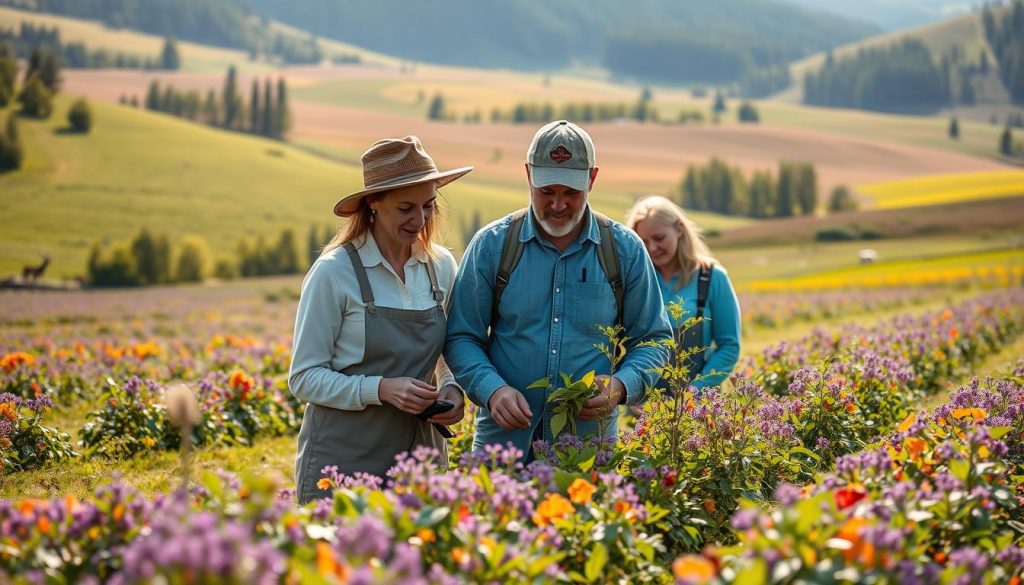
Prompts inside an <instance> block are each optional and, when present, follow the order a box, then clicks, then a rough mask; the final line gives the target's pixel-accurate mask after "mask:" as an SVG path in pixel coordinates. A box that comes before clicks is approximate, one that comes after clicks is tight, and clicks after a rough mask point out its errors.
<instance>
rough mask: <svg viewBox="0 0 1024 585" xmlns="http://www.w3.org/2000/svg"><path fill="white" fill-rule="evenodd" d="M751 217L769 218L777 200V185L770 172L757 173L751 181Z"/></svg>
mask: <svg viewBox="0 0 1024 585" xmlns="http://www.w3.org/2000/svg"><path fill="white" fill-rule="evenodd" d="M749 199H750V216H751V217H759V218H760V217H768V216H769V215H771V212H772V205H773V203H774V201H775V199H776V197H775V184H774V183H773V182H772V174H771V172H769V171H756V172H755V173H754V176H753V178H752V179H751V181H750V195H749Z"/></svg>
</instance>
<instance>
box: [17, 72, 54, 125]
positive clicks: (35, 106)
mask: <svg viewBox="0 0 1024 585" xmlns="http://www.w3.org/2000/svg"><path fill="white" fill-rule="evenodd" d="M18 102H19V103H21V111H22V112H23V113H24V114H25V115H27V116H32V117H33V118H40V119H46V118H49V117H50V114H52V113H53V94H52V93H50V90H49V89H47V88H46V86H45V85H43V82H42V81H40V80H39V78H38V77H36V76H32V77H30V78H29V80H28V81H26V82H25V86H24V87H23V88H21V93H19V94H18Z"/></svg>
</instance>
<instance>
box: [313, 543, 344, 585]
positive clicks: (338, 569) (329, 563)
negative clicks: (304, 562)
mask: <svg viewBox="0 0 1024 585" xmlns="http://www.w3.org/2000/svg"><path fill="white" fill-rule="evenodd" d="M316 568H317V571H318V572H319V573H320V574H321V575H325V576H327V575H330V576H333V577H337V578H338V581H339V582H341V583H344V582H346V581H348V566H347V565H345V563H342V562H339V561H338V560H337V559H336V558H334V549H332V548H331V545H329V544H327V543H326V542H318V543H316Z"/></svg>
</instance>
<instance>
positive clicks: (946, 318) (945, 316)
mask: <svg viewBox="0 0 1024 585" xmlns="http://www.w3.org/2000/svg"><path fill="white" fill-rule="evenodd" d="M939 318H940V319H942V320H943V321H949V320H950V319H952V318H953V311H952V310H951V309H946V310H945V311H943V312H942V315H941V316H940V317H939Z"/></svg>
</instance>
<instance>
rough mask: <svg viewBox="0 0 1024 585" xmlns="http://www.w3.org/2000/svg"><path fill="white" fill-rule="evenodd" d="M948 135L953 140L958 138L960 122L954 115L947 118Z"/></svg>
mask: <svg viewBox="0 0 1024 585" xmlns="http://www.w3.org/2000/svg"><path fill="white" fill-rule="evenodd" d="M949 137H950V138H952V139H953V140H959V139H960V123H959V122H958V121H957V119H956V116H953V117H952V118H950V119H949Z"/></svg>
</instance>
